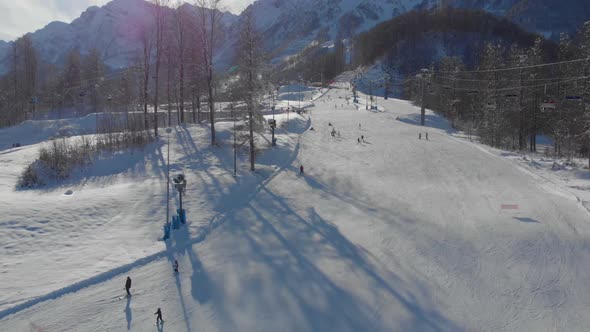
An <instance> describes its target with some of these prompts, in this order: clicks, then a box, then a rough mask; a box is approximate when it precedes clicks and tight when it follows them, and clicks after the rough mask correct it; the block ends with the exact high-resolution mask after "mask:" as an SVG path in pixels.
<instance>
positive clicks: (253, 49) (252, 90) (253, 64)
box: [238, 11, 264, 171]
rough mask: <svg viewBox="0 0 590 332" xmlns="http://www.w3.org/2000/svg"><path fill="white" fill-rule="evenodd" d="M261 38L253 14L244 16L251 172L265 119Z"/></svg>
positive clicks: (242, 62)
mask: <svg viewBox="0 0 590 332" xmlns="http://www.w3.org/2000/svg"><path fill="white" fill-rule="evenodd" d="M261 41H262V39H261V36H260V34H259V32H258V31H256V26H255V22H254V17H253V15H252V12H250V11H249V12H247V13H245V14H244V15H243V21H242V22H241V28H240V48H239V53H238V55H239V63H240V66H239V68H240V69H239V73H240V81H241V82H240V83H241V84H240V85H241V88H242V89H243V92H242V93H241V95H242V98H243V100H244V103H245V104H246V107H247V111H248V129H249V131H250V137H249V138H250V170H251V171H254V170H255V154H256V149H255V148H256V147H255V145H254V131H255V128H256V127H262V126H261V124H262V121H263V118H262V116H261V115H260V113H259V112H258V110H259V109H260V98H261V96H262V92H263V91H264V84H263V81H262V80H261V78H262V76H261V75H262V63H263V61H262V50H261V47H260V45H261Z"/></svg>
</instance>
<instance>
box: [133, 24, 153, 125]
mask: <svg viewBox="0 0 590 332" xmlns="http://www.w3.org/2000/svg"><path fill="white" fill-rule="evenodd" d="M135 29H136V31H135V32H136V38H137V39H138V40H139V42H140V44H141V51H140V53H141V55H140V56H139V61H138V62H139V65H140V67H141V70H142V74H143V75H142V76H143V79H142V82H141V83H142V87H143V89H142V91H141V101H142V106H143V123H144V129H145V130H148V128H149V121H148V102H149V96H148V87H149V84H150V64H151V61H152V35H153V29H152V26H151V25H150V23H149V21H148V20H145V19H144V20H142V21H140V22H137V24H136V27H135Z"/></svg>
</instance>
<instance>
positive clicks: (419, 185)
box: [0, 83, 590, 331]
mask: <svg viewBox="0 0 590 332" xmlns="http://www.w3.org/2000/svg"><path fill="white" fill-rule="evenodd" d="M287 95H288V94H287ZM351 95H352V92H351V91H350V90H348V89H347V84H346V83H341V84H339V85H338V86H337V87H335V88H333V89H331V90H330V91H328V92H327V93H326V94H325V95H323V96H321V97H319V99H317V100H314V101H313V106H310V107H309V108H308V113H307V114H304V115H302V116H300V115H295V114H293V113H291V114H290V117H289V122H288V123H287V122H286V119H287V115H286V114H280V115H276V116H277V117H278V118H280V120H281V121H283V123H282V125H281V128H280V129H279V130H278V138H279V146H278V147H277V148H274V149H272V150H269V149H268V148H267V149H266V150H263V151H261V152H260V153H259V159H258V165H257V167H258V168H259V171H257V172H256V173H254V174H251V173H249V172H248V171H247V169H246V168H244V167H245V164H246V159H243V157H244V156H242V155H241V161H240V165H241V166H242V167H241V168H240V170H239V176H238V177H237V178H233V176H232V172H233V164H232V157H233V155H232V150H231V143H230V142H231V124H221V123H220V124H219V126H218V127H219V128H220V138H221V139H222V141H223V143H222V144H221V146H219V147H215V148H211V147H209V145H208V143H207V142H208V140H207V134H208V132H207V129H206V127H200V126H187V127H186V128H175V133H174V135H173V138H172V140H171V163H172V165H173V169H174V170H175V171H183V172H184V173H185V174H186V175H187V176H188V189H189V192H188V193H187V196H186V200H185V204H186V208H187V210H188V215H189V221H190V225H189V227H184V228H182V229H181V230H179V231H175V232H174V233H173V239H172V240H170V241H168V242H166V243H164V242H161V241H157V238H158V236H160V235H161V225H162V223H163V220H164V219H165V218H164V216H165V205H164V204H165V188H166V187H165V182H164V180H165V176H164V173H163V172H164V170H165V167H164V160H165V159H164V158H165V151H166V146H165V140H162V141H161V142H158V143H154V144H153V146H150V147H147V148H146V149H145V150H144V151H136V152H134V154H132V155H125V156H115V157H113V158H114V160H113V161H112V162H111V161H108V160H107V161H101V162H99V163H98V164H97V165H96V166H95V168H94V170H93V171H92V172H90V173H89V174H87V176H85V177H84V176H81V177H80V178H76V179H73V180H72V182H71V183H69V184H67V185H64V186H60V187H52V188H48V189H45V190H41V191H14V187H13V186H14V182H15V181H16V179H15V178H16V176H17V175H18V173H19V172H20V171H21V169H22V167H23V166H24V164H26V162H27V161H29V160H31V159H32V158H33V157H34V155H35V153H36V151H37V148H38V146H36V145H31V146H27V147H24V148H20V149H18V148H17V149H9V150H3V151H0V167H1V168H2V169H1V171H0V174H1V178H0V181H1V182H2V186H1V189H0V190H1V191H0V197H2V200H1V202H0V210H1V211H2V212H3V213H2V214H1V215H0V238H1V239H2V246H1V247H0V257H2V266H1V267H0V274H1V275H2V286H1V288H2V289H0V294H1V295H0V296H1V300H0V301H1V302H0V303H1V305H2V306H1V307H0V310H2V311H0V327H1V330H3V331H4V330H6V331H30V330H35V331H37V330H38V331H89V330H100V331H122V330H132V331H151V330H157V329H159V330H166V331H277V330H281V331H461V330H466V331H498V330H506V331H514V330H526V331H585V330H586V329H587V326H589V324H590V318H588V317H589V316H588V315H587V312H588V310H589V309H590V302H589V301H588V300H587V298H588V294H590V275H589V274H588V273H587V270H588V262H589V261H590V251H589V248H590V242H589V235H590V226H589V223H588V221H589V215H588V211H587V210H586V209H585V208H584V206H583V205H582V204H580V202H578V200H577V199H576V198H575V196H574V195H571V194H570V193H569V192H568V189H567V188H563V187H562V186H560V185H559V184H558V183H552V182H548V181H545V180H543V179H542V178H540V177H538V176H536V173H534V172H527V171H524V170H523V168H522V167H520V166H517V165H515V164H514V162H512V161H511V160H507V159H506V158H505V157H503V156H501V155H498V154H496V153H493V152H490V150H489V149H487V148H485V147H482V146H479V145H476V144H473V143H470V142H469V141H467V140H464V139H460V138H457V137H454V136H453V135H452V132H451V130H450V128H449V127H448V125H447V124H446V123H445V122H444V121H443V120H442V119H440V118H439V117H437V116H435V115H433V114H432V113H430V112H429V113H428V114H427V115H428V117H427V120H428V121H427V124H428V125H429V127H428V128H422V127H420V126H418V125H417V123H418V122H417V121H418V113H419V109H418V108H416V107H414V106H412V105H410V104H409V103H408V102H405V101H400V100H394V99H390V100H387V101H385V100H383V99H382V98H379V99H378V101H377V102H378V105H379V107H380V109H379V111H366V110H365V109H364V107H363V102H364V100H365V99H364V98H365V97H364V96H361V105H360V107H355V106H357V105H354V104H352V103H349V102H347V99H346V98H347V97H348V98H350V97H351ZM328 123H331V124H332V125H333V127H335V129H336V131H339V132H340V137H332V136H331V135H330V131H331V130H332V128H333V127H330V126H328ZM359 124H360V128H359ZM310 127H313V128H314V130H313V131H310V130H308V129H309V128H310ZM426 130H427V131H428V133H429V140H428V141H426V140H424V139H422V140H419V139H418V133H419V132H422V133H423V136H424V133H425V131H426ZM361 135H363V136H364V139H365V142H362V143H358V142H357V138H359V137H360V136H361ZM265 137H266V139H264V138H263V139H261V140H259V141H260V142H262V141H267V140H268V139H269V137H270V135H269V134H268V133H265ZM267 144H268V143H267ZM301 164H302V165H304V166H305V173H306V174H305V175H304V176H300V175H299V174H298V167H299V165H301ZM68 189H71V190H72V192H73V194H72V195H64V193H65V192H66V190H68ZM172 203H173V204H175V203H176V202H174V201H173V202H172ZM515 207H516V208H515ZM43 221H46V222H44V223H43ZM66 244H69V245H70V247H68V246H67V245H66ZM174 259H178V261H179V264H180V273H179V275H177V276H175V275H174V274H173V273H172V268H171V263H172V262H173V260H174ZM106 265H108V266H109V268H108V269H105V266H106ZM95 271H101V273H100V274H99V273H95ZM127 275H129V276H131V278H133V287H132V293H134V294H135V295H133V296H132V297H131V298H129V299H126V298H123V299H121V300H119V297H120V296H122V295H123V293H124V290H123V285H124V281H125V278H126V276H127ZM76 282H77V284H76ZM51 292H53V293H51ZM158 307H160V308H162V311H163V314H164V320H165V321H166V322H165V323H164V325H163V326H159V327H156V326H154V321H155V316H154V315H153V313H154V312H155V311H156V309H157V308H158Z"/></svg>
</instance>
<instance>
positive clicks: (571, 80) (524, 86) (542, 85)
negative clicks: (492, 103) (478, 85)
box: [431, 76, 590, 92]
mask: <svg viewBox="0 0 590 332" xmlns="http://www.w3.org/2000/svg"><path fill="white" fill-rule="evenodd" d="M587 78H590V76H582V77H578V78H573V79H569V80H563V81H559V82H552V83H544V84H536V85H521V86H516V87H509V88H499V89H494V88H492V89H474V88H454V89H455V91H478V92H483V91H514V90H518V89H528V88H539V87H544V86H551V85H558V84H562V83H567V82H574V81H579V80H583V79H587ZM431 84H432V85H436V86H439V87H443V88H446V87H449V86H448V85H442V84H438V83H431ZM450 88H452V87H450Z"/></svg>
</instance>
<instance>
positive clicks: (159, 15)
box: [152, 0, 168, 136]
mask: <svg viewBox="0 0 590 332" xmlns="http://www.w3.org/2000/svg"><path fill="white" fill-rule="evenodd" d="M152 3H153V4H154V18H155V20H156V69H155V70H156V72H155V82H154V85H155V88H154V117H155V118H154V135H155V136H158V102H159V100H158V97H159V96H158V94H159V88H160V84H159V82H160V77H159V75H160V63H161V61H162V53H163V48H162V35H163V33H164V10H163V7H165V6H167V5H168V0H152Z"/></svg>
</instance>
